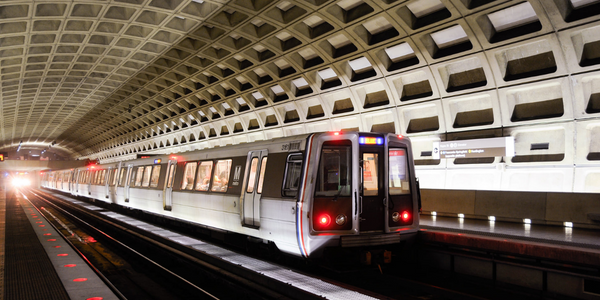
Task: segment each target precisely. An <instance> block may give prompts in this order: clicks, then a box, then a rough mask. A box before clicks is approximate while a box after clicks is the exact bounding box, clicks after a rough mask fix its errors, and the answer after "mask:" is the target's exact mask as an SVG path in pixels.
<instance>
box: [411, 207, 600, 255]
mask: <svg viewBox="0 0 600 300" xmlns="http://www.w3.org/2000/svg"><path fill="white" fill-rule="evenodd" d="M420 227H421V232H420V239H421V240H422V241H429V242H440V243H446V244H455V245H459V246H465V247H467V246H468V247H472V248H476V249H480V250H493V251H500V252H504V253H514V254H519V255H527V256H531V257H536V258H540V259H551V260H557V261H563V262H570V263H574V264H575V263H576V264H580V265H591V266H598V265H600V231H597V230H593V229H586V228H572V227H561V226H551V225H542V224H523V223H513V222H497V221H488V220H477V219H464V218H458V217H445V216H432V215H421V219H420Z"/></svg>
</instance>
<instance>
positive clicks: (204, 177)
mask: <svg viewBox="0 0 600 300" xmlns="http://www.w3.org/2000/svg"><path fill="white" fill-rule="evenodd" d="M212 169H213V162H212V161H203V162H201V163H200V167H199V168H198V176H197V177H198V181H196V190H198V191H204V192H206V191H208V186H209V185H210V175H211V174H212Z"/></svg>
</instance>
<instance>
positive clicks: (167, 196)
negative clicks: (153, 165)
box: [163, 160, 177, 210]
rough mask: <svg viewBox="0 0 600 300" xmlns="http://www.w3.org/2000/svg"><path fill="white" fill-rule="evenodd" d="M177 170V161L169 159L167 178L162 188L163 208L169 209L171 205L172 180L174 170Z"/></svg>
mask: <svg viewBox="0 0 600 300" xmlns="http://www.w3.org/2000/svg"><path fill="white" fill-rule="evenodd" d="M176 170H177V161H176V160H169V163H168V164H167V180H166V181H165V187H164V190H163V208H164V210H171V208H172V207H173V181H175V172H176Z"/></svg>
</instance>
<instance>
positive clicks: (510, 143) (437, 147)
mask: <svg viewBox="0 0 600 300" xmlns="http://www.w3.org/2000/svg"><path fill="white" fill-rule="evenodd" d="M431 153H432V156H433V159H441V158H476V157H496V156H509V157H512V156H515V139H514V137H512V136H509V137H500V138H491V139H476V140H460V141H449V142H434V143H433V150H432V152H431Z"/></svg>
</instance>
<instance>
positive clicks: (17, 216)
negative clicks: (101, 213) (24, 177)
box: [0, 185, 119, 300]
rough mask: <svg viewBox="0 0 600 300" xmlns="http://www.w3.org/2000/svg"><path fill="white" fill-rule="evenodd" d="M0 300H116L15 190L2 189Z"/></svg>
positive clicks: (0, 209) (102, 282)
mask: <svg viewBox="0 0 600 300" xmlns="http://www.w3.org/2000/svg"><path fill="white" fill-rule="evenodd" d="M0 259H1V261H2V262H3V264H2V265H1V266H0V275H1V276H0V278H2V280H0V299H4V300H17V299H18V300H29V299H31V300H34V299H35V300H38V299H52V300H62V299H88V300H109V299H110V300H112V299H119V298H118V297H117V296H116V295H115V294H114V293H113V292H112V291H111V290H110V288H108V286H107V285H106V284H105V283H104V281H102V280H101V279H100V277H98V275H96V273H95V272H94V271H93V270H92V269H91V268H90V267H89V266H88V265H87V264H86V262H85V261H84V259H83V258H82V257H80V256H79V255H78V252H77V251H76V250H75V249H72V248H71V247H70V244H69V243H68V242H67V241H65V240H64V239H63V238H62V236H61V235H60V234H59V233H58V232H57V231H56V230H55V229H54V227H53V226H52V225H51V224H50V223H49V222H48V221H47V220H46V219H44V217H43V216H42V215H41V214H40V212H39V211H38V210H37V209H36V208H35V207H33V206H32V205H31V203H30V202H29V201H28V200H27V199H26V198H25V197H24V196H23V195H22V194H21V193H20V192H19V191H18V190H16V189H13V190H9V191H7V190H6V189H5V187H4V186H2V185H0Z"/></svg>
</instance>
